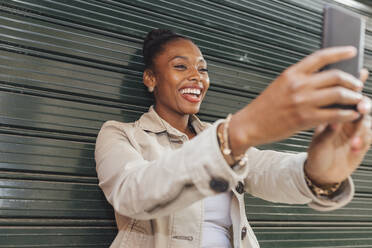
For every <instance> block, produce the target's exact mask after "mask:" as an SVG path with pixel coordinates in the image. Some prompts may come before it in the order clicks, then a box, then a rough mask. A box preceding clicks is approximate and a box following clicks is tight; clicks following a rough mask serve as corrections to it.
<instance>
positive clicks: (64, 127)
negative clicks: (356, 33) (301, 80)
mask: <svg viewBox="0 0 372 248" xmlns="http://www.w3.org/2000/svg"><path fill="white" fill-rule="evenodd" d="M324 2H326V1H323V0H270V1H269V0H250V1H248V0H231V1H223V0H210V1H207V0H187V1H186V0H185V1H183V0H182V1H181V0H177V1H161V0H159V1H155V0H152V1H145V0H143V1H140V0H116V1H113V0H84V1H83V0H58V1H53V0H0V247H4V248H5V247H6V248H8V247H108V246H109V244H110V243H111V241H112V239H113V237H114V236H115V233H116V229H115V222H114V219H113V213H112V210H111V208H110V206H109V205H108V204H107V203H106V201H105V199H104V196H103V194H102V193H101V191H100V189H99V188H98V186H97V179H96V174H95V164H94V157H93V151H94V143H95V137H96V135H97V132H98V130H99V128H100V126H101V125H102V123H103V122H104V121H105V120H110V119H115V120H119V121H133V120H135V119H136V118H138V117H139V116H140V115H141V114H142V113H143V112H145V111H146V110H147V108H148V106H149V105H150V104H151V99H150V97H149V94H148V93H147V92H146V89H145V88H144V86H143V85H142V83H141V72H142V69H143V65H142V58H141V51H140V48H141V42H142V40H143V38H144V36H145V34H146V33H147V32H148V31H149V30H151V29H153V28H158V27H162V28H171V29H173V30H175V31H177V32H180V33H182V34H184V35H187V36H190V37H191V38H192V39H193V40H194V41H195V42H196V43H197V44H198V45H199V46H200V47H201V50H202V51H203V53H204V55H205V57H206V59H207V61H208V64H209V66H208V67H209V71H210V77H211V87H210V90H209V92H208V94H207V97H206V99H205V102H204V103H203V104H202V109H201V112H200V117H201V119H203V120H205V121H214V120H216V119H218V118H222V117H224V116H226V115H227V114H228V113H230V112H234V111H236V110H238V109H240V108H242V107H243V106H245V105H246V104H247V103H249V102H250V101H251V100H252V99H253V98H254V97H255V96H257V94H259V93H260V92H261V91H262V90H263V89H264V88H265V87H266V86H267V85H268V84H269V83H270V82H271V81H272V80H273V79H274V78H275V77H276V76H277V75H278V74H279V73H280V72H281V71H282V70H283V69H284V68H286V67H288V66H289V65H291V64H293V63H295V62H296V61H298V60H299V59H301V58H302V57H304V56H306V55H307V54H309V53H311V52H312V51H314V50H316V49H318V48H319V47H320V40H321V37H320V36H321V23H322V14H321V8H322V4H323V3H324ZM327 2H332V3H338V2H340V1H337V2H336V1H331V0H330V1H327ZM349 2H352V3H355V2H354V1H349ZM353 6H354V7H353V10H355V11H357V12H360V13H362V14H364V15H366V16H372V8H371V7H367V6H365V5H360V4H359V5H353ZM347 7H350V6H347ZM369 23H370V24H369V27H368V31H367V36H366V44H367V49H366V52H365V64H366V66H367V67H368V68H370V69H372V58H371V55H372V41H371V39H372V36H371V34H372V33H371V31H372V30H371V29H372V23H371V21H370V20H369ZM365 93H366V94H368V95H369V96H372V83H371V81H369V82H368V83H367V86H366V88H365ZM310 139H311V132H302V133H300V134H298V135H295V136H294V137H292V138H290V139H288V140H285V141H283V142H279V143H275V144H272V145H268V146H265V147H264V148H269V149H275V150H281V151H288V152H298V151H305V150H306V146H307V145H308V144H309V141H310ZM353 178H354V180H355V182H356V190H357V192H356V196H355V198H354V200H353V201H352V203H350V204H349V205H348V206H347V207H345V208H343V209H340V210H337V211H334V212H326V213H320V212H315V211H313V210H311V209H309V208H308V207H306V206H289V205H282V204H270V203H267V202H264V201H262V200H259V199H256V198H252V197H250V196H247V199H246V205H247V213H248V218H249V220H250V221H251V223H252V226H253V228H254V229H255V232H256V234H257V236H258V239H259V241H260V243H261V246H262V247H267V248H272V247H286V248H288V247H296V248H298V247H309V248H310V247H317V248H325V247H338V248H341V247H342V248H346V247H359V248H366V247H372V157H371V153H369V154H368V155H367V157H366V159H365V161H364V162H363V165H362V166H361V167H360V169H358V171H357V172H356V173H354V175H353Z"/></svg>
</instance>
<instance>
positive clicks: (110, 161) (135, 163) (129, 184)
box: [95, 121, 247, 219]
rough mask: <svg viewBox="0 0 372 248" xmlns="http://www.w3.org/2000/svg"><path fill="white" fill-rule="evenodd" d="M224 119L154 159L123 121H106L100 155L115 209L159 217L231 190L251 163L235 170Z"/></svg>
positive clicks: (98, 159) (102, 179) (107, 191)
mask: <svg viewBox="0 0 372 248" xmlns="http://www.w3.org/2000/svg"><path fill="white" fill-rule="evenodd" d="M217 125H218V122H217V123H215V124H214V125H212V126H211V127H209V128H207V129H206V130H204V131H203V132H201V133H199V134H198V135H197V136H196V137H194V138H193V139H191V140H190V141H187V142H185V143H184V144H183V145H182V147H181V148H179V149H176V150H171V149H167V150H166V151H165V152H163V153H162V155H161V156H160V157H159V158H158V159H156V160H153V161H146V160H144V159H143V157H142V155H141V153H140V152H139V151H138V150H139V149H138V148H137V149H136V146H135V145H133V143H131V140H130V139H129V138H128V136H127V135H126V131H125V129H126V128H133V127H129V126H127V127H123V125H122V123H121V125H119V124H118V122H114V121H109V122H106V123H105V124H104V125H103V127H102V128H101V131H100V132H99V135H98V138H97V141H96V150H95V160H96V170H97V175H98V179H99V186H100V187H101V188H102V190H103V192H104V194H105V196H106V198H107V200H108V201H109V203H110V204H111V205H112V206H113V208H114V209H115V211H116V212H117V213H119V214H121V215H124V216H128V217H132V218H135V219H153V218H157V217H161V216H165V215H169V214H170V213H172V212H174V211H176V210H178V209H181V208H185V206H187V205H190V204H192V203H193V202H195V201H198V200H200V199H202V198H204V197H206V196H209V195H214V194H217V193H219V192H223V191H227V190H231V187H235V186H234V185H236V184H237V182H238V181H240V180H243V179H244V178H245V176H246V174H247V168H242V169H240V170H232V169H231V168H230V166H229V165H228V164H227V163H226V161H225V160H224V158H223V156H222V154H221V152H220V149H219V147H218V141H217V135H216V127H217Z"/></svg>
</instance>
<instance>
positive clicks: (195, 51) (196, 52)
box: [159, 39, 204, 60]
mask: <svg viewBox="0 0 372 248" xmlns="http://www.w3.org/2000/svg"><path fill="white" fill-rule="evenodd" d="M159 57H163V58H164V59H168V60H169V59H172V58H174V57H186V58H188V59H192V60H193V59H196V60H200V59H203V60H204V58H203V55H202V53H201V51H200V49H199V48H198V46H196V45H195V44H194V43H193V42H192V41H190V40H186V39H177V40H174V41H171V42H169V43H167V44H166V45H165V47H164V50H163V51H162V52H161V54H159Z"/></svg>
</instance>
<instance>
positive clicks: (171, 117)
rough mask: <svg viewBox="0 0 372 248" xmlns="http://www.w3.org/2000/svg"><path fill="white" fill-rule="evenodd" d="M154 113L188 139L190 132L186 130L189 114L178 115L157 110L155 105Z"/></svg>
mask: <svg viewBox="0 0 372 248" xmlns="http://www.w3.org/2000/svg"><path fill="white" fill-rule="evenodd" d="M155 111H156V113H157V114H158V115H159V116H160V117H161V118H162V119H163V120H165V121H166V122H168V123H169V124H170V125H171V126H172V127H174V128H175V129H177V130H178V131H180V132H182V133H184V134H186V135H188V136H189V137H190V130H189V128H188V123H189V118H190V115H189V114H179V113H176V112H174V111H170V110H163V109H162V108H157V105H155Z"/></svg>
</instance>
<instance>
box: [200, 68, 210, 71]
mask: <svg viewBox="0 0 372 248" xmlns="http://www.w3.org/2000/svg"><path fill="white" fill-rule="evenodd" d="M199 71H201V72H208V69H207V68H200V69H199Z"/></svg>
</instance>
